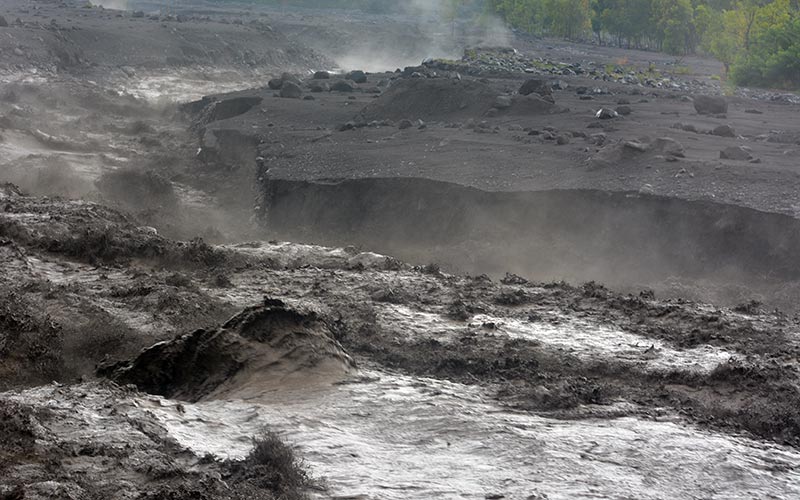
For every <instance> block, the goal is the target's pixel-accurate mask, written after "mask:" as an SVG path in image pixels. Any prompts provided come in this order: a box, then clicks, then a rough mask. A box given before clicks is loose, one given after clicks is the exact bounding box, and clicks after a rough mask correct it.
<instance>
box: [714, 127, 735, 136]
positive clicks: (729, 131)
mask: <svg viewBox="0 0 800 500" xmlns="http://www.w3.org/2000/svg"><path fill="white" fill-rule="evenodd" d="M711 135H716V136H719V137H736V131H734V130H733V127H731V126H730V125H720V126H719V127H716V128H715V129H714V130H712V131H711Z"/></svg>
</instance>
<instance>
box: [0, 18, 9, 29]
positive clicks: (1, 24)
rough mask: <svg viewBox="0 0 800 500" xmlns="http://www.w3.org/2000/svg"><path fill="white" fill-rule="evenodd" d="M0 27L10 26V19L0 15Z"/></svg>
mask: <svg viewBox="0 0 800 500" xmlns="http://www.w3.org/2000/svg"><path fill="white" fill-rule="evenodd" d="M0 28H8V21H6V18H5V17H3V16H0Z"/></svg>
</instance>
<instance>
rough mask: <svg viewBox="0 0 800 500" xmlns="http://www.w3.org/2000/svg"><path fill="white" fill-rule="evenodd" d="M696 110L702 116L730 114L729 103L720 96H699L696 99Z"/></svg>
mask: <svg viewBox="0 0 800 500" xmlns="http://www.w3.org/2000/svg"><path fill="white" fill-rule="evenodd" d="M694 109H695V111H697V112H698V113H699V114H701V115H724V114H725V113H727V112H728V101H726V100H725V98H724V97H720V96H710V95H699V96H697V97H695V98H694Z"/></svg>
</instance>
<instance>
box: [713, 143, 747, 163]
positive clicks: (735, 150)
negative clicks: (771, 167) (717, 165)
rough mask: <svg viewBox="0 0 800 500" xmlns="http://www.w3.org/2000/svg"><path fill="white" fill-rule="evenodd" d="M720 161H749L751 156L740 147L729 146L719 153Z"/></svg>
mask: <svg viewBox="0 0 800 500" xmlns="http://www.w3.org/2000/svg"><path fill="white" fill-rule="evenodd" d="M719 157H720V159H721V160H735V161H750V160H752V159H753V155H752V154H750V151H748V150H746V149H745V148H743V147H742V146H731V147H728V148H725V149H723V150H722V151H720V152H719Z"/></svg>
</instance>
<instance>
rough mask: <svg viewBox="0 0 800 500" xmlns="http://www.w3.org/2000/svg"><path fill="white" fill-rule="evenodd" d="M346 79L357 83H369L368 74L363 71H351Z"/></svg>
mask: <svg viewBox="0 0 800 500" xmlns="http://www.w3.org/2000/svg"><path fill="white" fill-rule="evenodd" d="M345 79H346V80H351V81H353V82H355V83H367V74H366V73H364V72H363V71H361V70H356V71H350V72H349V73H347V74H346V75H345Z"/></svg>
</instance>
